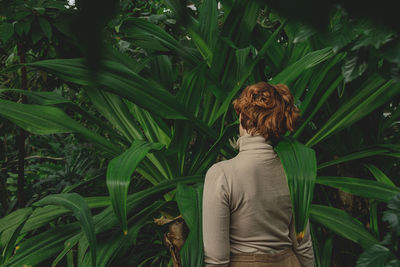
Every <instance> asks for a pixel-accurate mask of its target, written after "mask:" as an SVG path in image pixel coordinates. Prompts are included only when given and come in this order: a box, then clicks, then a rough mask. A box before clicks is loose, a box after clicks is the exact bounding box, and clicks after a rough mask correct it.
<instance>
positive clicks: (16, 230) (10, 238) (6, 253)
mask: <svg viewBox="0 0 400 267" xmlns="http://www.w3.org/2000/svg"><path fill="white" fill-rule="evenodd" d="M16 213H18V222H15V223H13V225H12V227H11V228H9V229H7V231H4V232H3V233H2V234H1V247H3V251H2V255H1V257H0V263H5V262H6V261H7V260H8V258H9V257H10V256H11V255H12V253H13V251H14V247H15V244H16V242H17V238H18V236H19V235H20V232H21V229H22V227H24V225H25V223H26V221H27V219H28V218H29V216H30V215H31V214H32V208H30V207H29V208H22V209H19V210H17V211H16ZM0 233H1V231H0Z"/></svg>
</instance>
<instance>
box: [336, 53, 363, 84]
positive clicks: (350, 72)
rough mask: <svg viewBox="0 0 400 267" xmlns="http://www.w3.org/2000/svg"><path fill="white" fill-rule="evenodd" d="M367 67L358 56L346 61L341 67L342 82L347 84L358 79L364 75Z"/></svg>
mask: <svg viewBox="0 0 400 267" xmlns="http://www.w3.org/2000/svg"><path fill="white" fill-rule="evenodd" d="M367 66H368V65H367V63H366V62H365V61H363V60H362V59H360V58H359V57H358V56H355V57H353V58H351V59H348V60H346V62H345V63H344V65H343V66H342V73H343V76H344V81H345V82H346V83H348V82H351V81H352V80H354V79H356V78H358V77H359V76H361V75H362V74H363V73H364V71H365V70H366V69H367Z"/></svg>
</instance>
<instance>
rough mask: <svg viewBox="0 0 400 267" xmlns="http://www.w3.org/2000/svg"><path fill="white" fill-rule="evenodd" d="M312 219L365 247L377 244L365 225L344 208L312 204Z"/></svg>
mask: <svg viewBox="0 0 400 267" xmlns="http://www.w3.org/2000/svg"><path fill="white" fill-rule="evenodd" d="M310 219H311V220H312V221H314V222H316V223H319V224H321V225H322V226H324V227H326V228H328V229H330V230H332V231H333V232H335V233H336V234H338V235H340V236H342V237H344V238H346V239H349V240H351V241H353V242H356V243H358V244H360V245H361V246H362V247H363V248H364V249H366V248H368V247H370V246H372V245H374V244H377V243H378V240H376V239H375V237H373V236H372V235H371V234H370V233H369V232H368V231H367V229H365V227H364V225H363V224H362V223H361V222H360V221H358V220H356V219H354V218H353V217H351V216H350V215H349V214H348V213H346V212H345V211H343V210H340V209H336V208H332V207H327V206H323V205H316V204H312V205H311V208H310Z"/></svg>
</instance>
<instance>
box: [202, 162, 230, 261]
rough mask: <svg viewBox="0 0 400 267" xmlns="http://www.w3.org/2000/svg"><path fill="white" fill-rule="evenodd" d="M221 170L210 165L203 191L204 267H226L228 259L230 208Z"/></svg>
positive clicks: (224, 179) (226, 187) (224, 178)
mask: <svg viewBox="0 0 400 267" xmlns="http://www.w3.org/2000/svg"><path fill="white" fill-rule="evenodd" d="M228 192H229V191H228V185H227V181H226V177H225V174H224V172H223V170H222V169H221V168H220V167H219V166H217V165H215V164H214V165H212V166H211V168H209V169H208V171H207V173H206V177H205V181H204V189H203V219H202V220H203V248H204V263H205V266H206V267H213V266H228V265H229V257H230V240H229V223H230V208H229V194H228Z"/></svg>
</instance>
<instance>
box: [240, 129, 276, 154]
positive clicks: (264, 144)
mask: <svg viewBox="0 0 400 267" xmlns="http://www.w3.org/2000/svg"><path fill="white" fill-rule="evenodd" d="M236 145H237V146H238V147H239V152H241V151H246V150H268V151H272V152H274V149H273V147H272V145H271V141H269V140H267V141H265V138H264V137H263V136H262V135H260V134H255V135H251V134H249V133H247V132H246V133H245V134H244V135H242V136H240V137H239V138H238V139H237V141H236Z"/></svg>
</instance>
